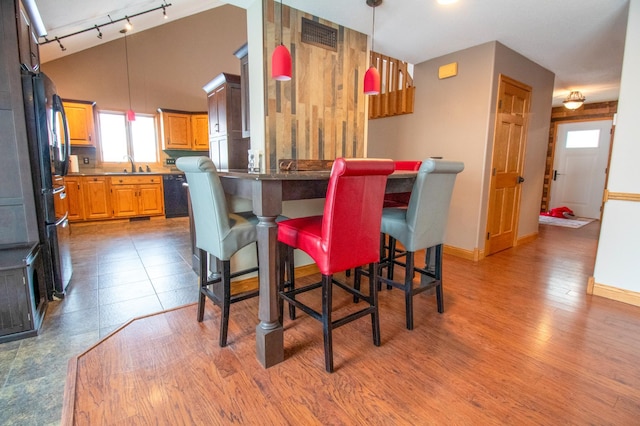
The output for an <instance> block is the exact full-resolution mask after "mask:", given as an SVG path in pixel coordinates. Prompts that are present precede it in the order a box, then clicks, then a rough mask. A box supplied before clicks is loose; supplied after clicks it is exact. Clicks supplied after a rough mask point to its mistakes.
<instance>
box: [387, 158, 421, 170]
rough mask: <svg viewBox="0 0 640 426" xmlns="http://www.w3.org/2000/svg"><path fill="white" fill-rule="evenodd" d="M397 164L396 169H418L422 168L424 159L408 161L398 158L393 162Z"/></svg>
mask: <svg viewBox="0 0 640 426" xmlns="http://www.w3.org/2000/svg"><path fill="white" fill-rule="evenodd" d="M393 163H394V165H395V166H396V170H412V171H414V172H415V171H418V170H419V169H420V165H421V164H422V161H419V160H418V161H406V160H398V161H394V162H393Z"/></svg>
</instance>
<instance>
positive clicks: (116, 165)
mask: <svg viewBox="0 0 640 426" xmlns="http://www.w3.org/2000/svg"><path fill="white" fill-rule="evenodd" d="M101 114H113V115H119V116H122V117H123V118H124V123H125V134H126V138H127V140H126V147H127V155H130V156H131V157H132V158H133V138H132V134H131V125H130V123H129V121H128V120H127V119H126V115H127V113H126V112H125V111H117V110H100V111H98V114H97V115H98V120H97V121H98V132H97V133H98V141H99V147H98V148H99V150H98V156H99V158H100V162H101V164H102V166H103V167H107V168H122V169H123V170H124V169H126V170H127V171H131V170H129V169H130V168H131V167H130V164H131V162H130V161H129V159H128V158H126V159H125V158H123V159H122V161H117V162H113V161H104V158H103V152H102V132H101V128H100V126H101V123H100V115H101ZM136 117H151V118H153V124H154V126H153V127H154V129H155V157H156V158H155V161H154V162H147V161H145V162H139V161H136V160H135V158H134V163H135V166H136V169H138V167H142V169H143V170H144V171H146V170H145V167H146V166H147V165H148V166H149V167H155V168H158V167H160V166H161V162H160V147H159V144H158V140H159V135H158V117H157V115H156V114H143V113H136Z"/></svg>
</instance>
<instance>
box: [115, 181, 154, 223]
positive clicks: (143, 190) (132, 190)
mask: <svg viewBox="0 0 640 426" xmlns="http://www.w3.org/2000/svg"><path fill="white" fill-rule="evenodd" d="M111 200H112V205H113V217H135V216H162V215H164V193H163V188H162V177H161V176H118V177H112V178H111Z"/></svg>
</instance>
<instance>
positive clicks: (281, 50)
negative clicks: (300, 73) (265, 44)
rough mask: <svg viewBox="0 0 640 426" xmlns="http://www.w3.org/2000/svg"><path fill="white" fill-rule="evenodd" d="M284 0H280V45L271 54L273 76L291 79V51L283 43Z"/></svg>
mask: <svg viewBox="0 0 640 426" xmlns="http://www.w3.org/2000/svg"><path fill="white" fill-rule="evenodd" d="M282 7H283V6H282V0H280V45H278V46H277V47H276V48H275V50H274V51H273V55H271V78H273V79H274V80H279V81H287V80H291V53H289V49H287V48H286V47H285V46H284V44H282Z"/></svg>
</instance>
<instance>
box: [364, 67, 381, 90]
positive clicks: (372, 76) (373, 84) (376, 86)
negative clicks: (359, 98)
mask: <svg viewBox="0 0 640 426" xmlns="http://www.w3.org/2000/svg"><path fill="white" fill-rule="evenodd" d="M364 94H365V95H378V94H380V73H379V72H378V69H377V68H376V67H374V66H373V65H371V66H370V67H369V69H368V70H367V72H366V73H365V74H364Z"/></svg>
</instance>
